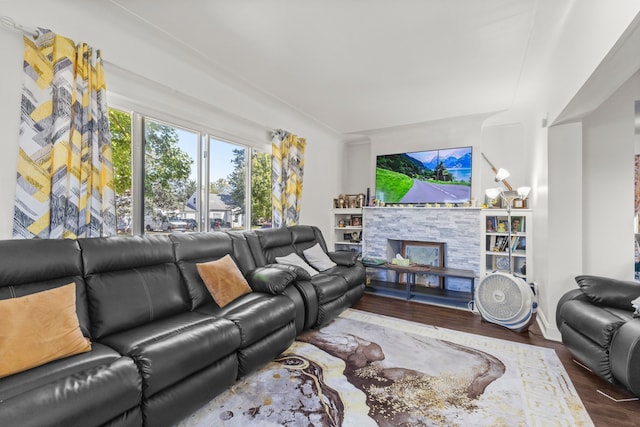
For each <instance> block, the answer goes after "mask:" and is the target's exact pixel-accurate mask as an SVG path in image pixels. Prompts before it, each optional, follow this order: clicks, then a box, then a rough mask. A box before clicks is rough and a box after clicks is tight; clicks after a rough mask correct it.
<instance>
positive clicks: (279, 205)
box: [271, 130, 306, 228]
mask: <svg viewBox="0 0 640 427" xmlns="http://www.w3.org/2000/svg"><path fill="white" fill-rule="evenodd" d="M305 146H306V141H305V139H304V138H299V137H297V136H296V135H293V134H290V133H289V132H286V131H283V130H278V131H275V132H274V133H273V135H272V138H271V189H272V206H273V216H272V219H271V220H272V224H273V227H274V228H281V227H285V226H289V225H296V224H298V222H299V220H300V199H301V198H302V175H303V172H304V149H305Z"/></svg>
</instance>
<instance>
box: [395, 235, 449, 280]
mask: <svg viewBox="0 0 640 427" xmlns="http://www.w3.org/2000/svg"><path fill="white" fill-rule="evenodd" d="M401 250H402V256H403V257H404V258H407V259H409V260H410V262H411V263H412V264H420V265H430V266H434V267H444V255H445V252H444V243H443V242H421V241H412V240H406V241H403V242H402V249H401ZM403 276H404V275H403ZM415 277H416V283H415V284H416V285H423V286H428V287H437V288H442V287H443V285H444V278H443V277H441V276H436V275H434V274H429V273H416V275H415ZM400 282H401V283H406V277H403V278H401V280H400Z"/></svg>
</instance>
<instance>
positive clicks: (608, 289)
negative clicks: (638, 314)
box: [576, 275, 640, 311]
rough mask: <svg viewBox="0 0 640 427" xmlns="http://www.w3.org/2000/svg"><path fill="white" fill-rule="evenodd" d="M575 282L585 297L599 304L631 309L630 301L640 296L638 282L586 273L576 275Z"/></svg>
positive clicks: (639, 284) (639, 283)
mask: <svg viewBox="0 0 640 427" xmlns="http://www.w3.org/2000/svg"><path fill="white" fill-rule="evenodd" d="M576 282H577V283H578V285H579V286H580V289H581V290H582V292H583V293H584V294H585V295H586V296H587V298H589V300H590V301H591V302H593V303H594V304H597V305H600V306H606V307H615V308H621V309H623V310H628V311H633V306H632V305H631V301H632V300H634V299H636V298H638V297H640V282H631V281H625V280H618V279H612V278H609V277H600V276H588V275H581V276H576Z"/></svg>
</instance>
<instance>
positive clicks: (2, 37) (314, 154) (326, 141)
mask: <svg viewBox="0 0 640 427" xmlns="http://www.w3.org/2000/svg"><path fill="white" fill-rule="evenodd" d="M0 4H1V5H2V14H3V15H8V16H10V17H11V18H13V19H14V20H15V21H16V22H18V23H20V24H22V25H24V26H27V27H44V28H49V29H51V30H53V31H54V32H56V33H58V34H61V35H63V36H65V37H69V38H71V39H73V40H75V41H84V42H87V43H89V44H91V45H93V46H94V47H96V48H100V49H102V51H103V57H104V59H105V61H106V64H105V69H106V78H107V88H108V92H109V101H110V103H111V105H113V106H117V107H119V108H124V109H136V110H139V111H141V112H143V113H145V114H150V115H152V116H154V117H156V118H162V119H165V120H167V121H170V122H173V123H176V124H181V125H187V126H188V125H190V124H192V125H196V124H197V125H198V126H200V127H203V128H204V129H206V130H207V131H208V132H210V133H212V134H213V135H215V136H218V137H221V138H225V139H231V140H233V141H237V142H241V143H245V144H249V145H253V146H257V147H260V148H264V147H268V141H269V139H268V131H269V130H271V129H276V128H282V129H285V130H288V131H290V132H293V133H295V134H297V135H299V136H301V137H304V138H306V139H307V151H306V156H305V159H306V161H305V175H304V178H305V180H304V186H303V198H302V210H301V222H302V223H306V224H315V225H318V226H319V227H320V228H321V229H322V231H323V232H324V233H325V235H326V233H329V230H330V224H329V216H328V215H327V209H328V208H329V207H330V203H331V200H332V199H333V198H334V197H335V195H337V194H339V193H340V192H341V191H342V188H341V185H342V176H341V174H340V173H331V169H332V168H333V169H339V165H341V162H342V156H341V154H342V143H341V138H340V136H339V135H336V134H335V133H333V132H332V131H329V130H327V129H326V128H324V127H322V126H320V125H318V124H316V123H314V122H313V121H311V120H309V119H308V118H307V117H305V116H303V115H302V114H300V113H299V112H296V111H294V110H292V109H290V108H288V107H286V106H284V105H281V104H279V103H277V102H275V101H273V100H272V99H270V98H268V97H266V96H264V95H263V94H261V93H259V92H258V91H256V90H255V89H254V88H252V87H250V86H248V85H247V86H245V87H241V88H236V87H231V86H230V85H229V84H227V80H226V77H225V75H224V73H223V72H221V70H220V69H219V68H218V66H217V64H215V61H211V63H210V64H208V66H206V67H202V64H201V63H200V64H199V65H198V66H195V65H192V64H197V63H198V62H197V61H201V60H202V58H200V57H196V56H194V55H195V54H194V53H193V52H191V51H189V50H184V49H183V52H182V53H181V54H180V56H171V54H170V52H172V51H174V50H173V49H171V48H172V47H175V46H174V45H173V43H175V42H174V41H172V40H171V39H169V38H167V37H164V36H163V35H162V34H157V37H154V38H152V39H150V38H149V37H148V34H149V31H150V29H149V28H148V27H145V26H144V25H143V24H141V23H140V22H139V21H135V20H132V18H131V17H130V16H128V15H126V14H123V13H121V11H119V9H118V8H115V7H110V2H98V1H93V2H86V3H84V4H83V6H84V7H78V3H77V2H74V1H73V0H60V1H56V2H49V1H46V0H34V1H31V2H28V3H25V2H21V1H16V0H13V1H4V2H1V3H0ZM71 16H73V18H70V17H71ZM96 16H98V17H99V19H96V18H95V17H96ZM0 50H1V51H2V52H3V58H4V59H3V61H2V63H1V64H0V74H1V75H2V76H3V78H2V79H0V96H1V99H2V100H3V102H2V103H0V140H2V141H3V148H4V150H3V156H1V157H0V238H9V237H11V229H12V221H13V199H14V194H15V189H14V186H15V176H16V159H17V146H16V143H17V135H18V128H19V108H20V88H21V84H22V51H23V44H22V35H21V34H20V33H18V32H14V31H11V30H7V29H4V28H2V29H0ZM111 77H113V78H111ZM327 166H329V169H328V168H327Z"/></svg>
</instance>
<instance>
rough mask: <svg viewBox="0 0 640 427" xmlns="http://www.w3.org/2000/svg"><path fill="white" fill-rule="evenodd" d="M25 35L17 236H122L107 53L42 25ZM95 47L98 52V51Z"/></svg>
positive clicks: (15, 213)
mask: <svg viewBox="0 0 640 427" xmlns="http://www.w3.org/2000/svg"><path fill="white" fill-rule="evenodd" d="M39 31H40V34H39V35H38V37H37V38H32V37H30V36H25V37H24V48H25V49H24V86H23V93H22V115H21V124H20V136H19V156H18V157H19V158H18V174H17V185H16V199H15V210H14V225H13V236H14V238H24V239H32V238H41V239H60V238H79V237H98V236H111V235H115V234H116V216H115V196H114V187H113V165H112V153H111V140H110V133H109V115H108V110H107V102H106V85H105V79H104V71H103V66H102V58H101V55H100V51H99V50H96V51H95V52H94V51H93V49H92V48H91V47H90V46H88V45H86V44H84V43H79V44H77V45H76V44H75V43H74V42H73V41H72V40H70V39H68V38H65V37H62V36H59V35H57V34H54V33H52V32H51V31H49V30H46V29H39ZM94 53H95V55H94Z"/></svg>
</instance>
